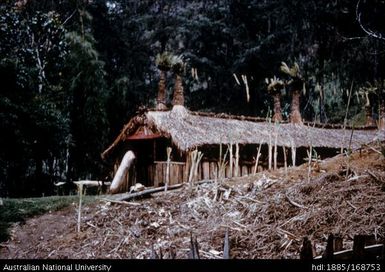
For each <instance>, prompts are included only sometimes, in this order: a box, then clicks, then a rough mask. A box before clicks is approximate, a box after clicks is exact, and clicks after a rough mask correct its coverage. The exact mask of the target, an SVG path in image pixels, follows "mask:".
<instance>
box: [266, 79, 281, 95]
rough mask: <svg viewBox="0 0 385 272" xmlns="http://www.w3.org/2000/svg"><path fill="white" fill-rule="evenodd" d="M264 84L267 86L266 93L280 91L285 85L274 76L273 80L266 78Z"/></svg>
mask: <svg viewBox="0 0 385 272" xmlns="http://www.w3.org/2000/svg"><path fill="white" fill-rule="evenodd" d="M265 82H266V84H267V91H268V92H276V91H280V90H281V89H282V88H283V87H284V86H285V83H284V82H283V81H282V80H280V79H279V78H277V77H276V76H274V77H273V78H270V80H269V79H268V78H266V79H265Z"/></svg>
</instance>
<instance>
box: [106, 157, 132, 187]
mask: <svg viewBox="0 0 385 272" xmlns="http://www.w3.org/2000/svg"><path fill="white" fill-rule="evenodd" d="M134 160H135V155H134V153H133V152H132V151H131V150H129V151H127V152H126V154H124V157H123V159H122V162H121V163H120V165H119V168H118V171H116V174H115V177H114V179H113V180H112V183H111V187H110V193H111V194H116V193H120V192H121V189H122V188H123V187H124V185H125V184H124V183H125V182H126V181H127V178H126V176H127V173H128V170H129V169H130V167H131V166H132V165H133V162H134Z"/></svg>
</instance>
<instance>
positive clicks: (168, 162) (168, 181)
mask: <svg viewBox="0 0 385 272" xmlns="http://www.w3.org/2000/svg"><path fill="white" fill-rule="evenodd" d="M171 151H172V149H171V147H167V168H166V184H165V186H164V191H165V192H167V187H168V185H169V183H170V161H171Z"/></svg>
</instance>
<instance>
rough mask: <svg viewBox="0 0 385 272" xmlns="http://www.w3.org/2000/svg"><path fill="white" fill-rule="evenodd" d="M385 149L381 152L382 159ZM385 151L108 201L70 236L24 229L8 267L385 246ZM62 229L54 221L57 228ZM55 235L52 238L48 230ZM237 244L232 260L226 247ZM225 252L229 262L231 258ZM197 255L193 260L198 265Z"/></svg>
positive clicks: (72, 219) (92, 209) (72, 222)
mask: <svg viewBox="0 0 385 272" xmlns="http://www.w3.org/2000/svg"><path fill="white" fill-rule="evenodd" d="M376 148H377V149H376ZM377 150H378V147H376V146H374V147H370V148H365V149H362V150H360V151H356V152H354V153H353V154H351V155H350V156H349V157H346V156H343V155H339V156H337V157H334V158H332V159H328V160H325V161H322V162H319V165H318V166H317V167H314V168H313V169H311V173H310V175H308V170H309V167H308V165H302V166H300V167H296V168H292V169H288V171H287V172H285V171H284V170H277V171H275V172H263V173H259V174H258V175H256V176H252V177H243V178H237V179H230V180H225V181H217V182H215V181H207V182H203V183H201V184H197V185H195V186H194V187H193V188H192V189H191V190H190V188H189V185H188V184H186V185H185V186H183V187H182V188H178V189H175V190H173V191H167V192H158V193H154V194H152V196H151V197H150V198H146V199H134V200H131V201H129V202H123V201H115V202H114V201H112V200H111V201H109V200H106V199H104V200H101V201H99V202H97V203H95V204H93V205H89V206H86V207H85V208H84V210H83V212H82V214H83V217H82V226H81V232H80V233H77V232H76V206H74V207H71V208H69V209H67V211H66V213H67V217H68V218H67V219H68V220H67V221H66V223H65V224H66V226H65V228H63V227H62V229H63V230H62V231H61V233H58V234H57V235H55V236H53V237H51V238H50V239H44V240H43V241H41V240H40V239H39V238H38V234H37V233H35V234H34V235H35V238H31V239H30V240H29V242H28V243H23V242H22V241H20V239H21V238H20V237H23V236H22V235H21V234H19V235H18V234H17V233H18V232H21V233H22V232H24V234H25V232H28V231H29V230H28V228H32V227H34V226H31V225H30V222H27V223H26V224H25V225H24V226H18V227H16V235H15V236H14V238H13V240H12V241H9V242H8V247H7V248H8V251H6V250H5V249H4V250H3V252H2V253H4V254H3V255H4V256H5V257H7V258H136V259H143V258H146V259H148V258H155V257H156V256H157V257H159V255H162V257H163V258H188V257H189V256H191V252H190V251H191V243H192V237H194V239H196V240H197V245H198V248H199V256H200V258H210V259H216V258H224V257H225V258H226V257H230V258H237V259H241V258H248V259H254V258H268V259H272V258H299V257H300V248H301V246H302V241H303V238H304V237H308V238H309V239H310V240H311V241H312V244H313V247H314V248H313V250H314V253H315V255H321V254H322V253H323V252H324V250H325V247H326V242H327V237H328V235H329V234H330V233H333V234H335V235H339V236H341V237H343V239H344V244H343V247H344V248H345V249H351V248H352V243H353V237H354V235H356V234H367V235H374V236H375V238H376V240H378V241H384V238H385V205H384V203H385V159H384V156H383V155H382V154H380V153H379V152H376V151H377ZM53 220H54V219H53ZM47 231H49V230H47ZM226 232H227V233H228V238H229V240H228V243H226V244H227V245H226V246H225V250H224V237H225V235H226ZM224 252H225V255H226V256H223V255H224ZM189 254H190V255H189Z"/></svg>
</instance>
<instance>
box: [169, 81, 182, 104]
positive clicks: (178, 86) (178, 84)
mask: <svg viewBox="0 0 385 272" xmlns="http://www.w3.org/2000/svg"><path fill="white" fill-rule="evenodd" d="M172 104H173V105H174V106H175V105H181V106H184V95H183V85H182V77H181V76H180V75H178V74H177V75H176V77H175V86H174V97H173V101H172Z"/></svg>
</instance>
